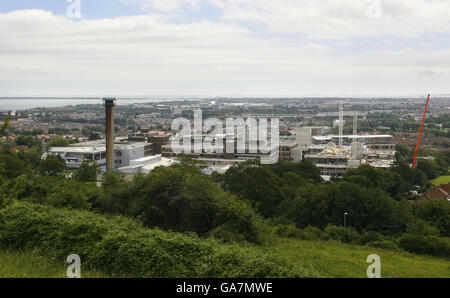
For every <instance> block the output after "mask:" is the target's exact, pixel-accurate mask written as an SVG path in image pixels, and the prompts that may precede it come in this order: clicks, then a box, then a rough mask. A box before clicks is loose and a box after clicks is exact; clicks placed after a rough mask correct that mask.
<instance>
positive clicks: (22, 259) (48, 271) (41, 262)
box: [0, 250, 106, 278]
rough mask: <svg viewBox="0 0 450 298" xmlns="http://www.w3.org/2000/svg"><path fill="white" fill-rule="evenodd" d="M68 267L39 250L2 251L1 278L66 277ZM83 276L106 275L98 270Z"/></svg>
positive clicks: (0, 258) (82, 272)
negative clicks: (43, 255) (50, 258)
mask: <svg viewBox="0 0 450 298" xmlns="http://www.w3.org/2000/svg"><path fill="white" fill-rule="evenodd" d="M66 269H67V267H66V266H64V265H63V264H60V263H57V262H53V261H51V260H49V259H48V258H45V257H42V254H39V253H38V252H37V251H28V252H12V251H5V250H1V251H0V278H66V277H67V275H66ZM81 277H86V278H93V277H96V278H100V277H106V276H105V275H103V274H101V273H98V272H84V271H83V267H81Z"/></svg>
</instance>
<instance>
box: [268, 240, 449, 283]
mask: <svg viewBox="0 0 450 298" xmlns="http://www.w3.org/2000/svg"><path fill="white" fill-rule="evenodd" d="M275 247H276V248H275V250H276V251H277V252H278V253H279V254H280V255H282V256H284V257H285V258H287V259H288V260H290V261H291V262H293V263H298V264H299V265H301V266H302V267H304V268H307V269H309V270H314V271H315V272H316V274H317V275H319V276H322V277H342V278H346V277H349V278H365V277H366V269H367V267H368V266H369V265H370V264H369V263H366V258H367V256H368V255H370V254H378V255H379V256H380V258H381V277H385V278H400V277H403V278H407V277H410V278H412V277H415V278H449V277H450V261H449V260H446V259H444V258H435V257H430V256H422V255H416V254H410V253H407V252H403V251H398V252H397V251H391V250H384V249H379V248H374V247H369V246H360V245H349V244H343V243H338V242H332V241H326V242H324V241H300V240H293V239H285V238H279V239H277V243H276V245H275Z"/></svg>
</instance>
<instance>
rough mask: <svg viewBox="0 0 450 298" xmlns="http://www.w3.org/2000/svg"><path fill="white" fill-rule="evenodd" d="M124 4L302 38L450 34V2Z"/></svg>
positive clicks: (153, 0) (184, 0)
mask: <svg viewBox="0 0 450 298" xmlns="http://www.w3.org/2000/svg"><path fill="white" fill-rule="evenodd" d="M121 1H125V2H127V1H128V2H135V3H140V4H141V5H142V6H143V8H144V9H145V10H147V11H153V12H155V11H156V12H157V11H159V12H165V13H169V12H171V13H179V12H180V11H181V10H182V9H183V8H188V9H198V8H199V6H200V5H201V4H202V3H206V4H209V5H213V6H216V7H218V8H220V9H222V10H223V19H224V20H227V21H247V22H248V21H250V22H257V23H261V24H264V25H266V26H268V27H269V30H271V31H272V32H289V33H292V32H294V33H302V34H306V35H308V36H311V37H313V38H319V39H321V38H345V37H349V36H383V35H393V36H400V37H416V36H418V35H420V34H423V33H425V32H426V33H450V22H449V20H450V1H449V0H320V1H317V0H276V1H275V0H121ZM377 12H379V13H377ZM375 16H379V17H378V18H376V17H375Z"/></svg>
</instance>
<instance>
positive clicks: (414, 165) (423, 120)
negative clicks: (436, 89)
mask: <svg viewBox="0 0 450 298" xmlns="http://www.w3.org/2000/svg"><path fill="white" fill-rule="evenodd" d="M429 102H430V94H428V98H427V103H426V104H425V111H423V117H422V124H421V125H420V131H419V137H418V138H417V145H416V151H415V152H414V159H413V163H412V166H411V168H413V169H414V168H415V167H416V162H417V153H418V151H419V144H420V137H421V136H422V129H423V123H424V122H425V115H426V114H427V107H428V103H429Z"/></svg>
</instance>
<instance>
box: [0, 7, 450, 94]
mask: <svg viewBox="0 0 450 298" xmlns="http://www.w3.org/2000/svg"><path fill="white" fill-rule="evenodd" d="M0 49H1V50H0V97H4V96H117V97H120V96H186V97H189V96H212V97H214V96H248V97H256V96H264V97H285V96H286V97H302V96H415V95H424V94H427V93H432V94H450V0H321V1H318V0H276V1H275V0H15V1H6V0H0Z"/></svg>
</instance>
